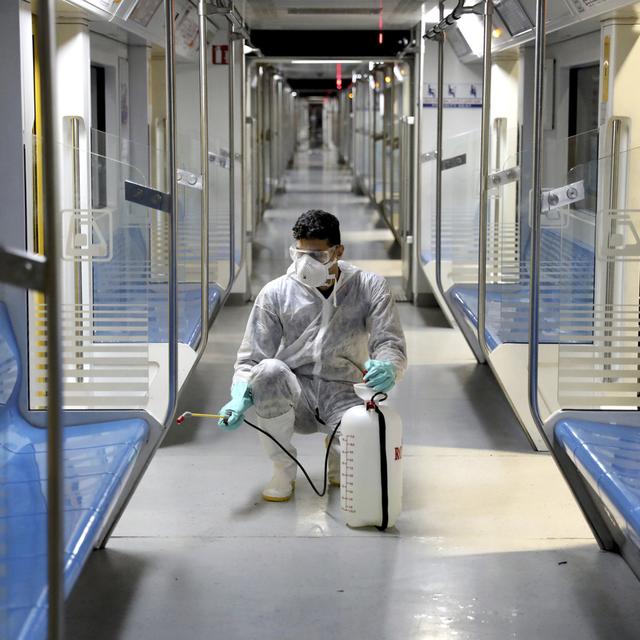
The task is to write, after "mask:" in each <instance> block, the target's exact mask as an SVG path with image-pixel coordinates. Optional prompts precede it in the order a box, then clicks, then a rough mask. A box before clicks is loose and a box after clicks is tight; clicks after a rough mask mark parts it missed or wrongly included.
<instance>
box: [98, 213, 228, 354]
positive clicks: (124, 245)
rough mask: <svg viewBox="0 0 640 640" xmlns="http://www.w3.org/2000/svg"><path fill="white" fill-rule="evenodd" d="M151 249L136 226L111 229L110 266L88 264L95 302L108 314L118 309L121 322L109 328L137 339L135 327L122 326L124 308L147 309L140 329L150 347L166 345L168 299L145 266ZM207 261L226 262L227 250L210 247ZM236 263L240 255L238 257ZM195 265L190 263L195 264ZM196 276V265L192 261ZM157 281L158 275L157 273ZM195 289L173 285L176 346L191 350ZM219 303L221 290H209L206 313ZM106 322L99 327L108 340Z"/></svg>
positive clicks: (195, 333) (196, 331) (196, 334)
mask: <svg viewBox="0 0 640 640" xmlns="http://www.w3.org/2000/svg"><path fill="white" fill-rule="evenodd" d="M149 254H150V249H149V247H148V239H147V238H146V236H145V233H143V230H142V229H141V228H140V227H138V226H135V225H132V226H130V227H129V226H128V227H121V228H118V229H116V231H115V233H114V238H113V255H112V258H111V260H110V261H109V262H97V263H94V265H93V287H94V303H95V304H98V305H107V306H109V307H110V308H111V309H113V310H121V311H122V312H123V315H125V317H124V318H118V320H117V321H115V322H114V323H113V325H114V326H117V327H118V335H120V336H122V337H123V338H125V337H126V336H127V335H130V336H131V335H133V336H136V335H138V334H140V328H141V327H140V324H139V316H138V320H137V322H138V324H136V323H135V322H133V323H131V324H130V325H129V326H131V329H129V328H124V327H126V324H127V321H126V313H127V310H129V309H136V310H137V311H139V310H140V308H141V307H145V308H146V309H148V326H146V327H145V332H146V340H147V341H148V342H153V343H162V342H168V340H169V335H168V334H169V329H168V318H167V315H168V306H169V301H168V295H169V287H168V284H167V282H166V281H162V280H161V281H154V279H153V277H152V273H151V267H150V264H149V263H150V258H149ZM179 255H180V256H182V259H184V260H187V258H188V252H185V248H184V247H181V249H179ZM210 258H211V260H225V261H228V260H229V250H228V247H212V251H211V256H210ZM238 260H239V252H238ZM194 265H195V263H194ZM196 266H197V268H198V273H199V267H200V264H199V262H197V265H196ZM156 277H158V276H157V274H156ZM200 291H201V287H200V284H199V283H197V282H178V295H177V298H178V341H179V342H181V343H183V344H187V345H189V346H190V347H192V348H193V349H195V347H196V345H197V342H198V339H199V338H200V333H201V331H200ZM221 300H222V291H221V289H220V287H219V286H218V285H216V284H213V283H212V284H210V285H209V309H210V310H211V311H212V312H213V310H215V309H216V308H217V306H218V305H219V304H220V302H221ZM109 326H110V325H109V323H108V322H104V321H103V322H101V327H104V328H105V330H106V332H107V333H108V334H109V336H112V335H113V332H112V331H110V330H109Z"/></svg>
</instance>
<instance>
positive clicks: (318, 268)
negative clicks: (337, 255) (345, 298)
mask: <svg viewBox="0 0 640 640" xmlns="http://www.w3.org/2000/svg"><path fill="white" fill-rule="evenodd" d="M335 263H336V260H332V261H331V262H327V263H326V264H322V262H318V261H317V260H314V259H313V258H312V257H311V256H309V255H306V254H303V255H298V256H297V257H296V259H295V268H296V275H297V276H298V279H299V280H300V281H301V282H304V283H305V284H307V285H309V286H310V287H324V286H329V285H331V284H333V282H334V281H335V279H336V277H335V275H334V274H333V273H329V269H331V267H333V265H334V264H335Z"/></svg>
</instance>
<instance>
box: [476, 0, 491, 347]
mask: <svg viewBox="0 0 640 640" xmlns="http://www.w3.org/2000/svg"><path fill="white" fill-rule="evenodd" d="M492 23H493V0H485V3H484V59H483V63H482V123H481V125H480V127H481V128H480V202H479V215H478V221H479V223H478V224H479V232H478V343H479V344H480V350H481V351H482V354H483V355H484V357H485V358H489V355H490V349H489V347H488V345H487V338H486V321H487V315H486V310H487V306H486V296H487V208H488V204H489V195H488V184H487V182H488V175H489V150H490V147H489V144H490V134H491V128H490V115H491V37H492V35H491V32H492V31H493V25H492Z"/></svg>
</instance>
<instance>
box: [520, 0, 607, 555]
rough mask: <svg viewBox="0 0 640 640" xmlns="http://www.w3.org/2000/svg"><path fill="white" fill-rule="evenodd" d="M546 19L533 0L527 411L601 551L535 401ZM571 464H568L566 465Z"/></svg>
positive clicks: (542, 2) (595, 528)
mask: <svg viewBox="0 0 640 640" xmlns="http://www.w3.org/2000/svg"><path fill="white" fill-rule="evenodd" d="M546 15H547V0H536V23H535V24H536V26H535V29H536V35H535V83H534V94H533V103H534V104H533V131H532V149H533V163H532V174H533V175H532V188H531V191H532V194H533V197H532V202H531V208H532V211H531V259H530V272H531V275H530V283H529V286H530V289H529V353H528V365H529V366H528V369H529V379H528V399H529V409H530V411H531V415H532V417H533V419H534V421H535V424H536V427H537V428H538V431H539V433H540V435H541V437H542V439H543V440H544V441H545V443H546V444H547V446H548V448H549V451H551V452H552V455H553V459H554V461H555V463H556V464H557V466H558V469H559V470H560V473H561V474H562V475H563V476H564V478H565V480H566V481H567V485H568V486H569V489H570V491H571V493H572V494H573V497H574V498H575V500H576V502H577V504H578V506H579V507H580V510H581V511H582V514H583V515H584V518H585V520H586V521H587V523H588V525H589V527H590V528H591V532H592V533H593V535H594V537H595V539H596V541H597V542H598V544H599V545H600V547H601V548H602V549H613V548H615V542H614V540H613V538H612V536H611V532H610V531H609V529H608V527H607V526H606V524H605V523H604V521H603V520H602V518H601V516H600V515H599V513H598V511H597V509H596V507H595V505H594V503H593V499H592V498H591V496H590V495H589V492H588V491H586V490H584V489H583V488H581V487H580V484H579V483H580V480H579V479H576V480H574V481H571V478H572V477H575V472H573V471H572V470H570V469H569V468H566V466H564V465H563V464H562V462H561V461H560V460H559V458H558V455H557V452H556V450H555V449H554V447H553V443H552V442H551V439H550V438H549V437H548V436H547V432H546V431H545V428H544V427H545V422H544V420H543V419H542V414H541V411H540V405H539V401H538V370H539V361H538V356H539V353H538V351H539V338H540V337H539V322H540V293H539V287H540V240H541V235H542V234H541V218H542V146H543V133H544V129H543V109H544V63H545V52H546V51H545V50H546V29H545V24H546V22H545V19H546ZM563 413H566V412H565V411H563V410H560V411H558V412H556V413H555V414H554V422H557V419H558V417H559V416H560V415H562V414H563ZM569 464H572V463H569Z"/></svg>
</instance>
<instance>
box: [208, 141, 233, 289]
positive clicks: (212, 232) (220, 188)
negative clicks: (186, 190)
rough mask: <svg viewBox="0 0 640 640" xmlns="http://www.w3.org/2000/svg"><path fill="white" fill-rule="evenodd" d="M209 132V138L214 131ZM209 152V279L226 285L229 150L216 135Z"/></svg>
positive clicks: (229, 232)
mask: <svg viewBox="0 0 640 640" xmlns="http://www.w3.org/2000/svg"><path fill="white" fill-rule="evenodd" d="M209 133H210V139H211V136H212V133H213V132H211V131H210V132H209ZM225 144H226V142H225ZM210 145H211V146H210V147H209V148H210V149H215V151H210V152H209V280H210V282H211V283H216V284H217V285H218V286H219V288H221V289H226V288H227V286H228V285H229V282H230V281H231V277H232V273H231V266H230V260H231V258H230V254H229V252H230V251H231V229H230V219H229V188H230V185H231V174H230V167H231V160H230V158H229V150H228V149H226V148H224V147H223V146H222V142H221V141H220V139H219V138H213V139H212V142H211V143H210Z"/></svg>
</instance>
